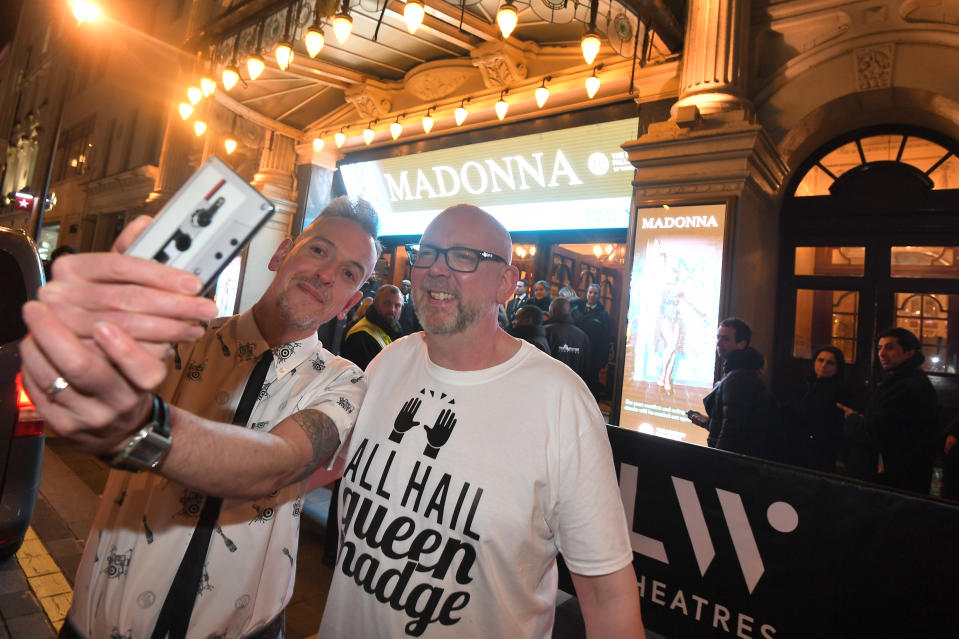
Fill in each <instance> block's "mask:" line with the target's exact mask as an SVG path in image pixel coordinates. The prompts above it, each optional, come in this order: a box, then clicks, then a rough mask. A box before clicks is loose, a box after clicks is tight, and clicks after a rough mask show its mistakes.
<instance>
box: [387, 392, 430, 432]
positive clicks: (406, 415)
mask: <svg viewBox="0 0 959 639" xmlns="http://www.w3.org/2000/svg"><path fill="white" fill-rule="evenodd" d="M422 403H423V402H422V400H420V399H419V398H418V397H414V398H412V399H410V400H407V402H406V403H405V404H403V408H402V410H400V412H399V414H398V415H397V416H396V419H395V420H394V421H393V432H392V433H390V441H391V442H396V443H397V444H398V443H400V442H401V441H403V435H404V434H405V433H406V431H408V430H409V429H411V428H414V427H416V426H419V425H420V423H419V422H418V421H416V420H414V419H413V418H414V417H416V411H418V410H419V409H420V404H422Z"/></svg>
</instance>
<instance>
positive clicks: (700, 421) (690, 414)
mask: <svg viewBox="0 0 959 639" xmlns="http://www.w3.org/2000/svg"><path fill="white" fill-rule="evenodd" d="M686 418H687V419H689V421H691V422H692V423H694V424H696V425H697V426H699V427H701V428H707V427H708V426H709V417H707V416H706V415H703V414H702V413H699V412H697V411H694V410H688V411H686Z"/></svg>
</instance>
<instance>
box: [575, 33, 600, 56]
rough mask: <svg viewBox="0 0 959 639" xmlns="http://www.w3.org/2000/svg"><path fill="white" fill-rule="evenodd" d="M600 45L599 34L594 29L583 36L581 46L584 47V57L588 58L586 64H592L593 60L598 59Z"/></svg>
mask: <svg viewBox="0 0 959 639" xmlns="http://www.w3.org/2000/svg"><path fill="white" fill-rule="evenodd" d="M599 45H600V42H599V36H598V35H596V34H595V33H593V32H592V31H590V32H589V33H587V34H586V35H584V36H583V39H582V40H581V41H580V43H579V46H580V47H581V48H582V49H583V58H585V59H586V64H592V63H593V60H595V59H596V54H597V53H599Z"/></svg>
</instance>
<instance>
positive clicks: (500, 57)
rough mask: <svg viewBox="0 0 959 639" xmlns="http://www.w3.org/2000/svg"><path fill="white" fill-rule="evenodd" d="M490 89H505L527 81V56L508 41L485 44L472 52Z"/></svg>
mask: <svg viewBox="0 0 959 639" xmlns="http://www.w3.org/2000/svg"><path fill="white" fill-rule="evenodd" d="M470 57H471V58H472V59H473V66H475V67H477V68H478V69H479V70H480V75H481V76H482V77H483V84H485V85H486V88H488V89H505V88H507V87H509V86H510V85H512V84H514V83H516V82H520V81H522V80H525V79H526V75H527V68H526V55H525V53H524V51H523V50H522V49H520V48H519V47H517V46H515V45H513V44H512V43H511V42H508V41H503V40H500V41H490V42H484V43H483V44H482V45H480V46H478V47H476V49H474V50H473V51H471V52H470Z"/></svg>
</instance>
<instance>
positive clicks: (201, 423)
mask: <svg viewBox="0 0 959 639" xmlns="http://www.w3.org/2000/svg"><path fill="white" fill-rule="evenodd" d="M142 228H143V223H142V222H137V223H134V225H131V227H130V228H128V229H127V231H125V232H124V233H123V234H122V235H121V237H120V238H119V239H118V246H117V248H119V249H122V248H123V247H124V246H125V245H127V244H128V243H129V241H130V240H132V238H133V237H135V235H136V234H137V232H138V231H139V230H141V229H142ZM378 252H379V244H378V242H377V240H376V213H375V212H374V211H373V209H372V208H371V207H370V206H369V205H368V204H367V203H365V202H363V201H358V202H353V201H350V200H348V199H347V198H337V199H336V200H334V201H333V202H332V203H331V204H330V206H328V207H327V208H326V209H325V210H324V211H323V213H322V214H321V215H320V217H319V218H317V220H316V221H315V222H314V223H313V224H311V225H310V226H309V227H308V228H307V229H306V230H305V231H304V232H303V233H302V234H301V235H300V236H299V237H298V238H297V239H296V241H295V242H293V241H291V240H289V239H287V240H285V241H284V242H283V243H282V244H281V245H280V247H279V248H278V249H277V251H276V253H275V254H274V255H273V257H272V259H271V260H270V263H269V269H270V270H271V271H275V272H276V275H275V277H274V279H273V281H272V283H271V284H270V286H269V288H268V289H267V291H266V292H265V293H264V295H263V297H262V298H261V299H260V300H259V301H258V302H257V303H256V304H255V305H254V306H253V308H252V309H250V310H249V311H247V312H245V313H243V314H242V315H239V316H234V317H230V318H221V319H216V320H213V321H212V322H210V323H209V324H208V325H206V326H205V328H203V329H201V328H198V327H196V326H193V325H191V323H190V320H203V319H208V318H209V317H210V316H212V315H214V314H215V307H214V305H213V304H212V302H210V301H209V300H203V299H199V298H195V297H193V296H192V294H195V293H196V292H197V291H198V290H199V286H200V285H199V282H198V281H196V278H195V277H193V276H191V275H187V274H185V273H183V272H181V271H175V270H173V269H170V268H168V267H165V266H162V265H160V264H156V263H153V262H148V261H146V260H140V259H137V258H131V257H127V256H124V255H120V254H118V253H110V254H100V255H89V254H88V255H78V256H73V257H70V259H69V260H67V259H66V258H64V259H63V260H61V261H58V262H57V266H56V267H55V274H54V279H53V281H52V282H51V283H50V284H49V285H48V286H47V287H46V288H45V289H44V291H42V292H41V294H40V296H39V300H40V301H38V302H34V303H30V304H28V305H27V306H26V307H25V308H24V319H25V320H26V322H27V325H28V326H29V327H30V330H31V336H30V337H29V338H28V339H27V340H25V342H24V346H23V349H22V353H23V364H24V366H23V370H24V382H25V384H26V385H27V388H28V391H29V392H30V394H31V396H33V397H34V398H35V400H36V404H37V407H38V410H39V411H40V412H41V413H42V414H43V416H44V418H45V419H46V420H47V425H48V426H50V428H51V429H53V430H54V431H55V432H57V434H59V435H61V436H63V437H67V438H69V439H71V440H72V441H73V442H74V443H75V444H76V445H77V446H78V447H79V448H81V449H82V450H85V451H88V452H91V453H94V454H99V455H108V456H114V455H117V454H118V453H120V454H121V455H122V451H124V450H126V449H127V448H128V447H129V446H131V445H133V444H131V442H133V440H132V439H131V434H132V433H136V432H138V429H141V428H142V427H143V424H144V422H146V421H149V416H150V415H151V408H152V410H153V413H152V415H153V419H156V410H157V408H156V407H157V406H158V402H159V405H162V401H159V400H156V399H154V396H153V394H152V392H151V390H152V389H154V388H156V389H157V393H158V394H159V396H160V397H162V398H163V399H165V400H166V401H167V402H169V424H170V439H171V441H170V445H169V448H168V449H167V451H166V455H165V457H163V458H162V463H160V464H159V466H158V468H156V472H155V473H153V472H146V473H132V472H123V471H119V470H117V471H113V472H111V473H110V478H109V480H108V482H107V487H106V490H105V492H104V496H103V500H102V502H101V505H100V508H99V511H98V513H97V516H96V519H95V522H94V525H93V529H92V530H91V532H90V535H89V538H88V543H87V546H86V548H85V550H84V554H83V558H82V560H81V564H80V567H79V570H78V574H77V579H76V588H75V592H74V600H73V605H72V607H71V610H70V613H69V615H68V617H67V620H66V623H65V624H64V629H63V630H62V631H61V636H63V637H89V638H92V637H108V636H120V637H137V638H140V637H153V638H155V639H163V638H166V637H171V638H173V637H189V638H197V639H206V638H207V637H222V638H224V639H226V638H234V637H244V638H251V637H253V638H256V639H273V638H276V637H282V636H283V611H284V609H285V607H286V604H287V603H288V601H289V598H290V595H291V594H292V591H293V583H294V566H295V563H296V562H295V559H296V551H297V536H298V532H299V515H300V510H301V504H302V501H303V496H304V493H305V490H306V485H307V483H308V481H307V480H308V478H309V477H310V476H311V475H312V474H313V472H314V471H315V470H316V469H317V468H318V467H319V466H320V465H321V464H323V463H324V462H325V461H327V460H328V459H330V458H331V456H332V454H333V453H334V452H335V451H336V449H337V447H338V446H339V444H340V442H341V441H343V440H344V439H345V436H346V433H347V432H348V431H349V429H350V428H351V427H352V425H353V421H354V419H355V417H356V413H357V407H358V406H359V404H360V402H361V400H362V398H363V395H364V394H365V391H366V380H365V377H364V376H363V374H362V372H361V371H360V370H359V369H358V368H356V367H355V366H354V365H352V364H351V363H350V362H348V361H346V360H343V359H341V358H338V357H334V356H333V355H332V354H330V353H329V352H328V351H326V350H324V349H323V348H322V345H320V344H319V342H318V340H317V336H316V331H317V327H318V326H319V325H320V324H322V323H323V322H325V321H327V320H328V319H330V318H331V317H333V316H340V317H342V316H343V315H344V314H345V313H346V311H347V310H348V309H349V308H350V307H351V306H353V304H355V303H356V301H357V300H358V298H359V297H360V293H359V290H358V289H359V287H360V285H361V284H362V283H363V282H364V281H366V279H367V277H368V276H369V274H370V272H371V271H372V269H373V265H374V263H375V261H376V258H377V254H378ZM190 340H196V341H190ZM165 342H174V343H175V346H174V348H173V350H172V353H169V355H170V356H169V357H168V358H167V357H166V356H167V351H169V347H167V346H166V344H165ZM164 358H167V359H169V374H167V371H166V366H165V364H164V362H163V359H164ZM251 371H252V372H251ZM257 371H260V372H259V374H260V375H265V377H260V378H258V379H254V378H256V376H257V374H258V373H257ZM51 380H55V381H53V382H51ZM259 380H262V382H261V381H259ZM254 384H255V385H254ZM44 389H46V390H44ZM241 397H242V398H241ZM238 405H239V406H247V407H251V408H244V409H241V408H240V407H239V406H238ZM244 411H246V414H248V418H247V419H245V420H243V418H242V417H240V416H239V414H241V413H242V412H244ZM238 421H243V423H241V424H240V425H241V426H242V425H245V426H248V428H240V427H238V426H236V425H234V423H237V422H238ZM134 439H135V438H134ZM119 458H120V457H114V460H116V459H119ZM213 496H216V497H213ZM221 498H222V499H221ZM204 528H205V532H204V535H207V536H208V537H204V536H202V535H201V529H204ZM194 538H196V539H197V540H203V539H208V541H206V542H205V543H204V542H203V541H200V542H199V543H194V544H192V545H191V541H192V540H193V539H194ZM192 546H196V547H197V548H196V549H194V548H193V547H192ZM201 546H202V547H201ZM194 551H196V552H194ZM197 553H198V554H197ZM181 573H182V574H183V575H189V574H191V573H192V575H193V576H192V577H189V578H187V579H186V580H185V581H181ZM190 579H193V581H192V582H191V581H190ZM184 583H186V584H192V585H188V586H183V584H184ZM184 590H186V591H188V592H187V596H186V597H185V599H186V601H185V603H184V602H183V601H181V599H183V597H182V591H184ZM194 592H195V593H196V594H195V595H194V594H193V593H194Z"/></svg>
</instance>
